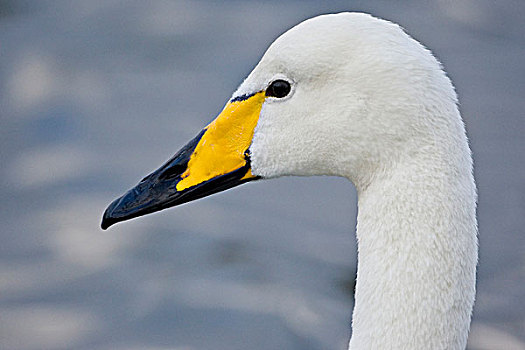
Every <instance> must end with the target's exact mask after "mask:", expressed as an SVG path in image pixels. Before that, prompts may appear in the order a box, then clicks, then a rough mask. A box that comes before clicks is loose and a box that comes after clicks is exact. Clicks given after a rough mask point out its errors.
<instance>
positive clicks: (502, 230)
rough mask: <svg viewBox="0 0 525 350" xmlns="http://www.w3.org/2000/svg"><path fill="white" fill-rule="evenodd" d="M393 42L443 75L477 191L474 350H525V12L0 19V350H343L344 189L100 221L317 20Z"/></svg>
mask: <svg viewBox="0 0 525 350" xmlns="http://www.w3.org/2000/svg"><path fill="white" fill-rule="evenodd" d="M343 10H353V11H366V12H371V13H372V14H374V15H376V16H380V17H383V18H387V19H390V20H392V21H395V22H398V23H400V24H401V25H402V26H403V27H404V28H405V29H406V30H407V31H408V32H409V33H410V34H411V35H413V36H414V37H415V38H416V39H418V40H420V41H422V42H423V43H424V44H425V45H426V46H428V47H429V48H430V49H431V50H432V51H433V52H434V53H435V54H436V56H438V57H439V59H440V60H441V61H442V62H443V64H444V65H445V67H446V69H447V71H448V72H449V74H450V76H451V78H452V79H453V81H454V83H455V85H456V87H457V90H458V92H459V95H460V100H461V106H460V107H461V111H462V114H463V117H464V119H465V122H466V124H467V129H468V133H469V136H470V138H471V145H472V148H473V151H474V157H475V165H476V170H475V171H476V178H477V181H478V187H479V211H478V212H479V226H480V265H479V275H478V294H477V303H476V307H475V311H474V322H473V326H472V333H471V336H470V340H469V348H470V349H506V350H508V349H525V300H524V298H525V283H524V277H525V255H524V248H525V235H524V229H523V227H524V226H525V212H524V208H525V181H524V179H525V165H524V158H523V155H524V148H525V141H524V137H523V133H524V132H525V123H524V115H523V114H524V112H523V111H524V110H525V99H524V98H523V95H524V92H525V69H524V61H525V25H524V24H525V22H524V21H525V20H524V18H525V2H523V1H499V2H493V1H436V2H429V1H428V2H427V1H423V2H420V1H403V2H397V1H396V2H393V1H366V2H365V1H363V2H334V1H323V2H317V1H297V2H294V1H291V2H284V1H270V2H264V3H259V2H252V1H227V2H220V3H219V2H211V1H199V2H190V1H138V0H136V1H93V0H90V1H25V2H23V1H22V2H19V1H5V0H4V1H0V118H1V119H0V121H1V128H0V147H1V148H0V149H1V153H0V157H1V158H0V159H1V164H2V166H1V168H0V178H1V182H0V196H1V197H0V198H1V201H0V220H1V223H2V229H1V231H0V348H1V349H185V350H188V349H253V350H257V349H345V348H346V346H347V341H348V338H349V335H350V334H349V332H350V315H351V308H352V305H353V300H352V296H351V291H352V288H353V279H354V275H355V268H356V247H355V238H354V230H355V216H356V204H355V203H356V198H355V191H354V189H353V186H352V185H351V184H350V183H349V182H347V181H345V180H343V179H338V178H283V179H278V180H272V181H260V182H257V183H253V184H249V185H245V186H241V187H239V188H236V189H234V190H231V191H228V192H225V193H222V194H219V195H215V196H212V197H210V198H206V199H205V200H200V201H197V202H193V203H189V204H187V205H184V206H182V207H179V208H176V209H171V210H168V211H164V212H162V213H158V214H154V215H151V216H148V217H144V218H141V219H137V220H133V221H131V222H127V223H124V224H119V225H117V226H115V227H114V228H111V229H110V230H109V231H107V232H103V231H101V230H100V229H99V223H100V218H101V214H102V212H103V210H104V209H105V207H106V206H107V204H108V203H109V202H110V201H111V200H113V199H114V198H116V197H117V196H119V195H120V194H121V193H123V192H124V191H125V190H127V189H128V188H130V187H131V186H133V185H135V184H136V183H137V182H138V181H139V180H140V179H141V178H142V177H143V176H144V175H146V174H148V173H149V172H150V171H151V170H153V169H155V168H156V167H158V166H159V165H160V164H162V163H163V162H164V161H165V160H166V159H168V158H169V157H170V156H171V155H172V154H173V153H174V152H175V151H176V150H177V149H178V148H179V147H180V146H182V145H184V144H185V143H186V141H188V140H190V139H191V138H192V137H193V136H194V135H196V133H197V132H198V131H199V130H200V129H201V128H202V127H203V126H204V125H205V124H207V123H208V122H209V121H210V120H212V119H213V118H214V117H215V115H216V114H217V113H218V112H219V111H220V110H221V109H222V106H223V105H224V103H225V102H226V100H227V99H228V98H229V97H230V95H231V93H232V92H233V91H234V90H235V89H236V87H237V85H238V84H239V83H240V82H241V81H242V79H243V78H244V77H245V76H246V75H247V74H248V73H249V72H250V70H251V69H252V67H253V66H254V65H255V64H256V63H257V61H258V60H259V58H260V57H261V55H262V54H263V52H264V50H265V49H266V48H267V46H268V45H269V44H270V43H271V42H272V41H273V40H274V39H275V38H276V37H277V36H278V35H279V34H280V33H282V32H283V31H285V30H286V29H288V28H289V27H291V26H293V25H294V24H296V23H298V22H300V21H302V20H304V19H306V18H308V17H311V16H314V15H317V14H322V13H328V12H339V11H343Z"/></svg>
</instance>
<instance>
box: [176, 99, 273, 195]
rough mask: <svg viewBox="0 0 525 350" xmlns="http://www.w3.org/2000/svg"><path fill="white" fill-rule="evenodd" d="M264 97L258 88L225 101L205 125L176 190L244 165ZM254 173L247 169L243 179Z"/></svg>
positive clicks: (250, 176)
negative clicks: (245, 94)
mask: <svg viewBox="0 0 525 350" xmlns="http://www.w3.org/2000/svg"><path fill="white" fill-rule="evenodd" d="M264 98H265V94H264V92H258V93H256V94H254V95H252V96H250V97H248V98H246V99H242V100H232V101H231V102H229V103H228V104H226V106H225V107H224V109H223V111H222V112H221V114H219V116H218V117H217V118H216V119H215V120H214V121H213V122H211V123H210V124H209V125H208V126H207V127H206V128H205V130H206V131H205V132H204V135H202V138H201V139H200V141H199V143H198V144H197V146H196V147H195V150H194V151H193V154H192V155H191V157H190V160H189V162H188V167H187V168H186V171H185V172H184V173H183V174H182V175H181V180H180V181H179V182H178V183H177V191H182V190H185V189H187V188H190V187H193V186H195V185H198V184H200V183H202V182H204V181H207V180H210V179H212V178H214V177H217V176H220V175H224V174H227V173H230V172H232V171H234V170H237V169H239V168H241V167H243V166H245V165H246V162H247V160H246V157H245V152H246V151H247V150H248V148H249V147H250V145H251V142H252V138H253V132H254V129H255V126H257V122H258V120H259V114H260V112H261V108H262V105H263V102H264ZM253 177H255V176H253V175H252V174H251V170H248V172H247V174H246V175H245V176H244V177H243V179H248V178H253Z"/></svg>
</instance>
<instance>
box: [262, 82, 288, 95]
mask: <svg viewBox="0 0 525 350" xmlns="http://www.w3.org/2000/svg"><path fill="white" fill-rule="evenodd" d="M291 89H292V87H291V86H290V83H289V82H287V81H286V80H282V79H279V80H275V81H274V82H272V83H271V84H270V86H268V88H267V89H266V96H271V97H277V98H283V97H285V96H286V95H288V94H289V93H290V90H291Z"/></svg>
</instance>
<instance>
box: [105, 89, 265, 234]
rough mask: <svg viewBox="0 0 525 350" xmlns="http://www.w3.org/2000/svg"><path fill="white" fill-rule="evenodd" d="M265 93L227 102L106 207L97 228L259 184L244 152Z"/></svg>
mask: <svg viewBox="0 0 525 350" xmlns="http://www.w3.org/2000/svg"><path fill="white" fill-rule="evenodd" d="M264 98H265V95H264V92H257V93H255V94H252V95H244V96H241V97H239V98H235V99H233V100H231V101H230V102H229V103H228V104H226V106H225V107H224V110H223V111H222V112H221V114H219V116H218V117H217V118H216V119H215V120H214V121H213V122H211V123H210V124H209V125H208V126H207V127H206V128H204V129H203V130H202V131H201V132H200V133H199V135H197V136H196V137H195V138H194V139H193V140H191V141H190V142H189V143H188V144H187V145H186V146H184V147H183V148H182V149H181V150H180V151H179V152H177V153H176V154H175V155H174V156H173V157H172V158H171V159H170V160H169V161H168V162H166V164H164V165H163V166H161V167H160V168H159V169H157V170H156V171H154V172H153V173H151V174H150V175H148V176H146V177H145V178H144V179H143V180H142V181H141V182H140V183H139V184H138V185H137V186H135V187H134V188H132V189H131V190H129V191H128V192H126V193H125V194H124V195H123V196H122V197H120V198H118V199H116V200H115V201H113V203H111V204H110V205H109V207H108V208H107V209H106V211H105V212H104V216H103V218H102V224H101V227H102V229H104V230H105V229H107V228H108V227H110V226H111V225H113V224H115V223H117V222H120V221H125V220H128V219H132V218H135V217H138V216H142V215H146V214H149V213H153V212H156V211H159V210H162V209H166V208H169V207H173V206H175V205H179V204H182V203H186V202H189V201H192V200H195V199H199V198H202V197H205V196H209V195H211V194H213V193H216V192H220V191H224V190H226V189H229V188H232V187H235V186H238V185H240V184H242V183H245V182H248V181H251V180H255V179H258V177H257V176H254V175H253V174H252V173H251V168H250V154H249V148H250V145H251V142H252V138H253V133H254V129H255V126H256V125H257V121H258V119H259V114H260V112H261V108H262V104H263V102H264Z"/></svg>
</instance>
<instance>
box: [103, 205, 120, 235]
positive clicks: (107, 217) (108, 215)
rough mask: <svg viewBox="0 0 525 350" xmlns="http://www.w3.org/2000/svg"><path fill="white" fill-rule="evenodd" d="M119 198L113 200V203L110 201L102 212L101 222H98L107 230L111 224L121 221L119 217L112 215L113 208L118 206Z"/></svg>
mask: <svg viewBox="0 0 525 350" xmlns="http://www.w3.org/2000/svg"><path fill="white" fill-rule="evenodd" d="M121 198H122V197H121ZM121 198H118V199H116V200H115V201H113V203H111V204H110V205H109V206H108V207H107V209H106V211H105V212H104V215H103V216H102V222H101V223H100V227H101V228H102V229H103V230H107V229H108V228H109V227H110V226H111V225H113V224H116V223H117V222H119V221H122V219H119V218H118V217H117V216H115V215H114V211H115V208H116V207H118V204H119V202H120V201H121Z"/></svg>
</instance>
